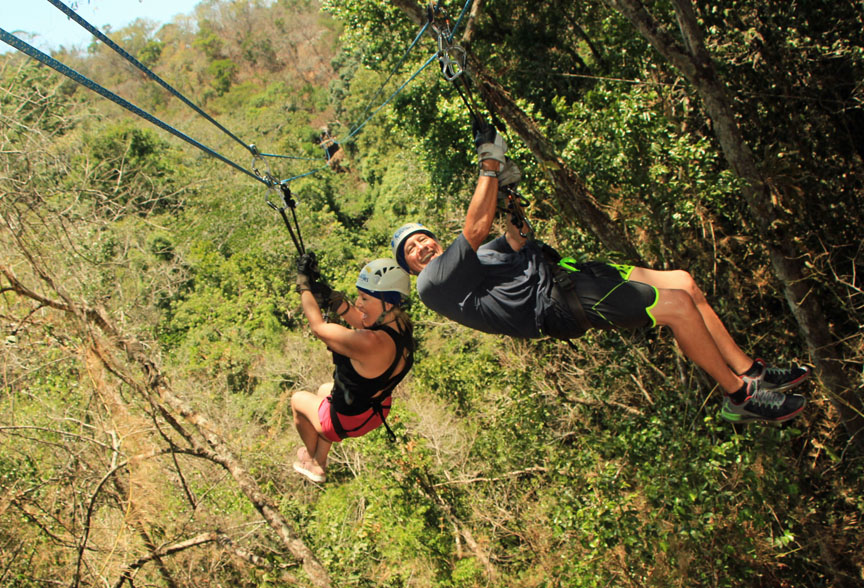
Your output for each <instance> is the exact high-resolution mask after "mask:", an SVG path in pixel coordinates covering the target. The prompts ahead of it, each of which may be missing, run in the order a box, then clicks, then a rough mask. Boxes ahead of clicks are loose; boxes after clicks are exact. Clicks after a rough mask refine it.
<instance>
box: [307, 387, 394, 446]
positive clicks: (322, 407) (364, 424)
mask: <svg viewBox="0 0 864 588" xmlns="http://www.w3.org/2000/svg"><path fill="white" fill-rule="evenodd" d="M392 403H393V399H392V398H388V399H387V400H385V401H384V402H383V403H381V407H382V409H383V410H382V412H383V413H384V418H385V419H386V418H387V415H388V414H390V405H391V404H392ZM318 420H319V421H321V430H322V431H323V432H324V436H325V437H327V439H329V440H330V441H332V442H334V443H338V442H339V441H341V440H342V439H340V438H339V434H338V433H337V432H336V428H335V427H334V426H333V421H332V420H331V419H330V397H329V396H328V397H327V398H325V399H324V400H322V401H321V404H319V405H318ZM339 424H341V425H342V428H343V429H345V430H346V431H347V432H348V436H349V437H362V436H363V435H365V434H366V433H368V432H369V431H371V430H373V429H377V428H378V427H380V426H381V417H380V416H378V415H377V414H375V412H374V411H373V410H372V409H371V408H370V409H369V410H367V411H366V412H363V413H360V414H358V415H352V416H348V415H344V414H340V415H339ZM354 429H357V430H356V431H355V430H354Z"/></svg>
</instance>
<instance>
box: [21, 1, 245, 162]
mask: <svg viewBox="0 0 864 588" xmlns="http://www.w3.org/2000/svg"><path fill="white" fill-rule="evenodd" d="M30 1H31V2H32V0H30ZM48 2H50V3H51V4H53V5H54V6H55V7H56V8H58V9H59V10H60V11H62V12H63V13H64V14H65V15H66V16H68V17H69V18H71V19H72V20H74V21H75V22H77V23H78V24H79V25H81V26H82V27H84V28H85V29H86V30H87V31H88V32H89V33H90V34H92V35H93V36H94V37H96V38H97V39H99V40H100V41H102V42H103V43H105V44H106V45H108V46H109V47H110V48H111V49H113V50H114V51H116V52H117V53H119V54H120V55H121V56H123V57H124V58H125V59H126V60H127V61H129V63H131V64H132V65H134V66H135V67H137V68H138V69H140V70H141V71H143V72H144V73H145V74H147V75H148V76H150V77H151V78H152V79H153V80H154V81H156V83H158V84H159V85H160V86H162V87H163V88H165V89H166V90H168V92H170V93H171V94H172V95H174V96H176V97H177V98H179V99H180V100H182V101H183V103H184V104H186V105H187V106H189V107H190V108H192V109H193V110H194V111H195V112H197V113H198V114H200V115H201V116H203V117H204V118H206V119H207V120H208V121H210V122H211V123H213V124H214V125H216V126H217V127H218V128H219V129H220V130H222V131H223V132H224V133H225V134H227V135H228V136H229V137H231V138H232V139H234V140H235V141H237V142H238V143H240V144H241V145H243V147H245V148H246V149H249V150H250V151H252V148H250V146H249V145H247V144H246V143H244V142H243V141H241V140H240V139H239V138H237V136H236V135H234V133H232V132H231V131H229V130H228V129H226V128H225V127H224V126H222V125H221V124H219V122H217V121H216V120H215V119H213V117H211V116H210V115H209V114H207V113H206V112H204V111H203V110H201V109H200V108H199V107H198V106H196V105H195V104H194V103H193V102H192V101H191V100H189V99H188V98H186V97H185V96H183V94H181V93H180V92H178V91H177V90H175V89H174V88H173V87H172V86H171V85H170V84H169V83H168V82H166V81H165V80H163V79H162V78H160V77H159V76H158V75H156V74H155V73H154V72H153V71H152V70H151V69H150V68H148V67H147V66H146V65H144V64H143V63H141V62H140V61H138V60H137V59H135V58H134V57H133V56H132V55H130V54H129V53H128V52H127V51H126V50H125V49H123V48H122V47H120V46H119V45H117V44H116V43H115V42H114V41H112V40H111V39H109V38H108V37H107V36H106V35H105V34H104V33H102V32H101V31H100V30H99V29H97V28H96V27H94V26H93V25H91V24H90V23H89V22H87V21H86V20H84V19H83V18H81V17H80V16H78V14H77V13H76V12H75V11H74V10H72V9H71V8H69V7H68V6H66V5H65V4H63V3H62V2H60V0H48ZM253 153H254V152H253Z"/></svg>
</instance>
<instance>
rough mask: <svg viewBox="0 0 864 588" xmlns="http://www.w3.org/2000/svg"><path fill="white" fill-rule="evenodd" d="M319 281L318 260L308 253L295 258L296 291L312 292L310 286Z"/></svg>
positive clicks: (312, 253)
mask: <svg viewBox="0 0 864 588" xmlns="http://www.w3.org/2000/svg"><path fill="white" fill-rule="evenodd" d="M320 279H321V271H320V270H319V269H318V258H317V257H315V253H314V252H312V251H309V252H307V253H304V254H302V255H301V256H300V257H298V258H297V291H298V292H303V291H305V290H312V286H313V285H314V284H315V283H316V282H318V281H319V280H320Z"/></svg>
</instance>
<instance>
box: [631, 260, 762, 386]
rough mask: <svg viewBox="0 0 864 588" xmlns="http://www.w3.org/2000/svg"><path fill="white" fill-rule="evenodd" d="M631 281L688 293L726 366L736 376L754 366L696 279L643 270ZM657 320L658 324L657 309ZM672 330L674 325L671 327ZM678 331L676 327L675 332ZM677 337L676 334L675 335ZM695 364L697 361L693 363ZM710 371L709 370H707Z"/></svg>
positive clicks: (635, 270) (674, 272)
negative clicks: (712, 306)
mask: <svg viewBox="0 0 864 588" xmlns="http://www.w3.org/2000/svg"><path fill="white" fill-rule="evenodd" d="M630 279H631V280H635V281H637V282H644V283H646V284H650V285H651V286H654V287H656V288H659V289H661V290H663V289H665V290H681V291H683V292H685V293H687V294H688V295H689V297H690V299H691V300H692V305H693V306H695V308H696V310H697V311H698V312H699V314H700V315H701V316H702V320H701V321H700V322H701V323H702V324H703V325H704V327H705V328H706V329H707V330H708V333H709V334H710V336H711V339H713V341H714V345H713V347H715V348H716V349H717V351H718V352H719V353H720V355H721V356H722V357H723V359H724V361H725V362H726V365H728V366H729V367H730V368H731V369H732V371H733V372H735V373H736V374H743V373H744V372H745V371H747V370H748V369H750V367H751V366H752V365H753V358H751V357H750V356H748V355H747V354H746V353H744V352H743V351H742V350H741V348H740V347H738V345H737V344H736V343H735V341H734V340H733V339H732V336H731V335H730V334H729V331H728V330H727V329H726V326H725V325H724V324H723V322H722V321H721V320H720V317H718V316H717V313H716V312H714V309H713V308H711V305H710V304H708V300H706V298H705V295H704V294H703V293H702V290H700V289H699V286H698V285H697V284H696V282H695V281H694V280H693V277H692V276H691V275H690V274H689V273H688V272H686V271H683V270H672V271H658V270H650V269H646V268H643V267H636V268H633V271H632V272H631V274H630ZM653 312H654V315H655V318H657V320H658V321H659V320H660V319H659V317H657V315H656V308H655V309H654V311H653ZM669 326H670V327H671V326H672V325H669ZM674 330H675V329H674V328H673V331H674ZM676 338H677V334H676ZM694 361H695V360H694ZM706 371H707V370H706ZM709 373H710V372H709Z"/></svg>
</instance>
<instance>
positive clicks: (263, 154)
mask: <svg viewBox="0 0 864 588" xmlns="http://www.w3.org/2000/svg"><path fill="white" fill-rule="evenodd" d="M260 155H261V157H278V158H280V159H302V160H304V161H318V160H319V159H321V158H320V157H297V156H294V155H275V154H273V153H261V154H260Z"/></svg>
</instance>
